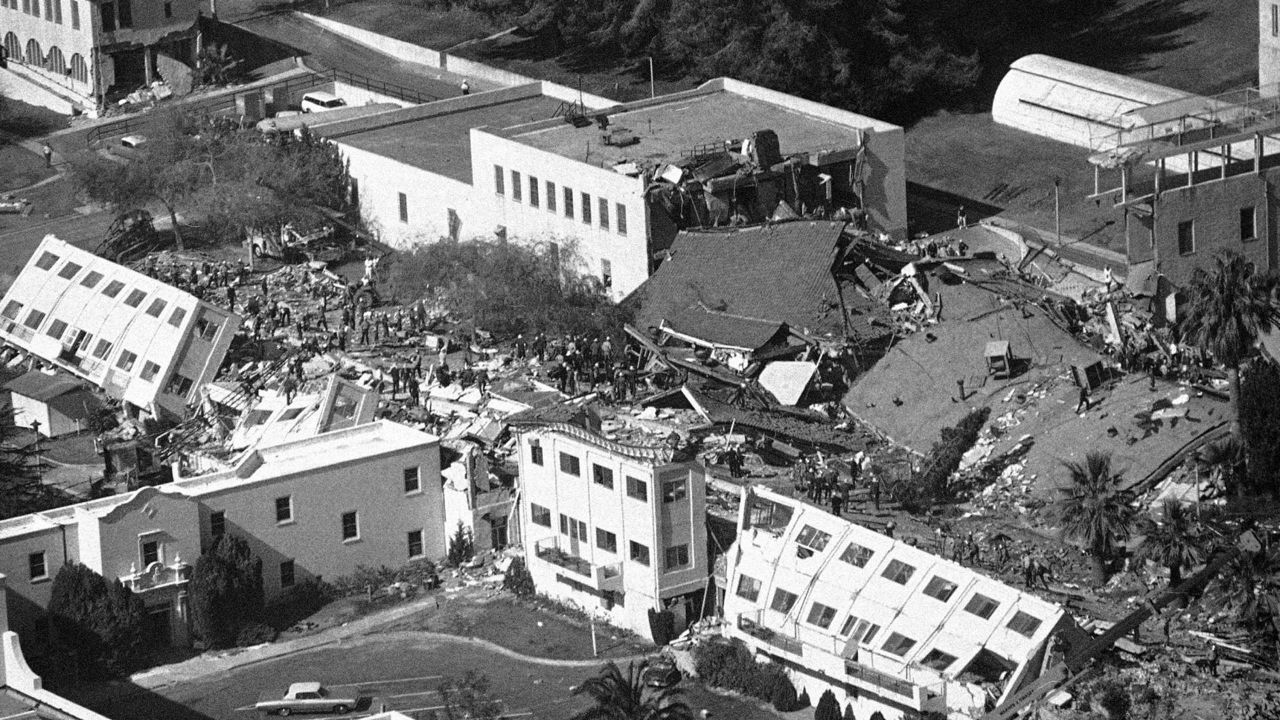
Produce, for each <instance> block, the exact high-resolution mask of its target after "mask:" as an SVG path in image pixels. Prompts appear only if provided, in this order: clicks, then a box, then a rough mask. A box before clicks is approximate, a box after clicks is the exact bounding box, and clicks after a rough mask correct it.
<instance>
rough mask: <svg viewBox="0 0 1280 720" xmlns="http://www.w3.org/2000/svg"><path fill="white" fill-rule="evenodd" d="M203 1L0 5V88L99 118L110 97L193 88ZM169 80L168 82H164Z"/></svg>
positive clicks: (55, 0) (3, 1) (71, 0)
mask: <svg viewBox="0 0 1280 720" xmlns="http://www.w3.org/2000/svg"><path fill="white" fill-rule="evenodd" d="M201 4H202V3H201V2H200V0H0V32H3V34H4V50H3V57H4V63H3V67H0V91H4V93H5V94H6V95H8V96H10V97H16V98H21V99H22V100H25V101H27V102H31V103H33V104H38V105H43V106H45V107H50V108H52V109H54V110H58V111H59V112H65V113H72V112H85V113H88V114H93V115H96V114H97V112H98V110H99V109H100V107H101V104H102V97H103V95H104V94H106V93H108V92H110V91H112V90H115V89H118V90H121V91H124V92H129V91H132V90H134V89H136V88H138V87H140V86H142V85H143V84H144V83H150V82H151V81H152V80H155V79H167V80H170V81H176V80H178V78H177V75H178V74H182V75H184V76H186V77H185V84H190V76H191V73H192V70H191V68H193V67H194V66H195V57H196V53H197V52H198V50H197V45H198V36H199V28H198V27H197V19H198V18H199V16H200V6H201ZM161 76H167V77H161Z"/></svg>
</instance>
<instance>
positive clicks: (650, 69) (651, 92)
mask: <svg viewBox="0 0 1280 720" xmlns="http://www.w3.org/2000/svg"><path fill="white" fill-rule="evenodd" d="M656 96H657V95H656V93H654V91H653V56H652V55H650V56H649V99H650V100H652V99H653V98H654V97H656Z"/></svg>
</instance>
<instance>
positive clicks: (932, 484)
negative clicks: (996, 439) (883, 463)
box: [911, 407, 991, 508]
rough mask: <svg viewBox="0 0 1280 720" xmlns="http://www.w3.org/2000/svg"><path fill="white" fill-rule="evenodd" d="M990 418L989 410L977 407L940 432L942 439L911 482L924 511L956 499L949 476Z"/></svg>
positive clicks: (930, 452)
mask: <svg viewBox="0 0 1280 720" xmlns="http://www.w3.org/2000/svg"><path fill="white" fill-rule="evenodd" d="M990 415H991V408H988V407H982V408H978V409H977V410H973V411H972V412H970V413H969V414H968V415H965V416H964V417H963V418H961V419H960V422H959V423H957V424H956V426H955V427H950V428H943V429H942V433H941V435H942V438H941V439H940V440H939V441H938V442H936V443H934V444H933V447H932V448H931V449H930V450H929V456H928V457H927V458H925V462H924V469H923V470H921V472H920V474H918V475H916V476H915V477H914V478H912V480H911V482H912V485H913V486H914V488H913V489H914V491H915V492H913V493H912V494H913V495H915V496H916V497H918V498H919V499H920V500H919V502H920V503H921V504H922V505H924V506H925V507H926V508H927V507H930V506H932V505H935V504H938V503H949V502H952V501H954V500H955V493H954V492H953V489H952V488H951V485H950V479H951V473H953V472H955V471H956V468H958V467H960V460H961V459H962V458H963V457H964V454H965V453H967V452H969V449H970V448H972V447H973V444H974V443H975V442H977V441H978V433H980V432H981V431H982V426H983V425H985V424H986V423H987V418H988V417H989V416H990Z"/></svg>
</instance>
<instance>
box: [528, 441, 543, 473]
mask: <svg viewBox="0 0 1280 720" xmlns="http://www.w3.org/2000/svg"><path fill="white" fill-rule="evenodd" d="M529 462H531V463H533V464H534V465H537V466H539V467H546V459H545V458H544V457H543V454H542V443H539V442H537V441H536V440H535V441H534V442H531V443H529Z"/></svg>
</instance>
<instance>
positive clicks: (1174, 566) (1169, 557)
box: [1138, 500, 1204, 589]
mask: <svg viewBox="0 0 1280 720" xmlns="http://www.w3.org/2000/svg"><path fill="white" fill-rule="evenodd" d="M1161 510H1162V511H1163V513H1164V522H1162V523H1160V524H1158V525H1156V526H1155V527H1153V528H1152V529H1151V530H1150V532H1148V533H1147V537H1146V539H1145V540H1143V541H1142V546H1141V547H1139V548H1138V557H1139V558H1142V559H1144V560H1151V561H1152V562H1155V563H1159V564H1160V565H1163V566H1164V567H1167V568H1169V587H1170V588H1171V589H1172V588H1176V587H1177V586H1179V585H1181V584H1182V569H1183V568H1190V567H1192V566H1194V565H1197V564H1199V563H1200V562H1202V561H1203V560H1204V552H1203V551H1202V550H1201V546H1200V534H1199V532H1198V529H1197V527H1196V523H1195V520H1193V519H1192V517H1191V514H1190V513H1188V512H1187V509H1186V508H1185V507H1183V505H1182V503H1180V502H1178V501H1177V500H1165V501H1164V505H1163V506H1162V508H1161Z"/></svg>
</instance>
